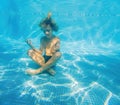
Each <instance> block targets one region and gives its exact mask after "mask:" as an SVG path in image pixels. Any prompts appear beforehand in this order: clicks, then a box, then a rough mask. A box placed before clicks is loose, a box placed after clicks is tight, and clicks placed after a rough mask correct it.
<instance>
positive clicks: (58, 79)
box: [0, 0, 120, 105]
mask: <svg viewBox="0 0 120 105" xmlns="http://www.w3.org/2000/svg"><path fill="white" fill-rule="evenodd" d="M119 4H120V1H119V0H108V1H106V0H99V1H97V0H83V1H82V0H69V1H67V0H66V1H59V0H51V1H50V0H26V1H25V0H1V1H0V105H120V8H119ZM49 11H51V12H52V13H53V14H52V16H53V18H54V20H55V21H56V22H57V24H58V25H59V31H58V32H57V33H55V34H56V35H57V36H59V37H60V39H61V52H62V58H61V59H60V61H59V62H58V63H57V66H56V75H55V76H50V75H49V74H47V73H43V74H40V75H35V76H29V75H27V74H25V70H26V69H29V68H37V67H39V66H38V65H37V64H35V63H34V62H33V61H32V60H31V59H30V58H29V57H28V56H27V50H28V49H29V47H28V45H27V44H26V43H25V40H26V39H28V38H29V39H31V40H32V41H33V44H34V46H35V47H36V48H39V42H40V38H41V37H42V36H43V32H41V30H40V28H39V27H38V24H39V22H40V20H41V19H42V18H44V17H45V16H46V14H47V13H48V12H49Z"/></svg>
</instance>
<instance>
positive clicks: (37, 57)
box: [26, 50, 55, 75]
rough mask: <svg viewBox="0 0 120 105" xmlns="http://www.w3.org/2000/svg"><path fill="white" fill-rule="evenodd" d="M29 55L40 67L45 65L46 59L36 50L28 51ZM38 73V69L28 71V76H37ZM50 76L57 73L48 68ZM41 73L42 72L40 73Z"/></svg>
mask: <svg viewBox="0 0 120 105" xmlns="http://www.w3.org/2000/svg"><path fill="white" fill-rule="evenodd" d="M28 55H29V56H30V57H31V58H32V59H33V60H34V61H35V62H36V63H37V64H39V65H40V66H43V65H45V59H44V57H43V56H42V55H41V54H39V53H38V52H37V51H35V50H29V51H28ZM37 71H38V69H36V70H27V71H26V72H27V73H28V74H36V72H37ZM46 71H47V72H48V73H49V74H51V75H54V74H55V71H54V70H53V69H52V68H48V69H47V70H46ZM39 73H40V72H39ZM37 74H38V73H37Z"/></svg>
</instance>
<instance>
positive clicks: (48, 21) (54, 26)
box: [39, 17, 58, 31]
mask: <svg viewBox="0 0 120 105" xmlns="http://www.w3.org/2000/svg"><path fill="white" fill-rule="evenodd" d="M39 26H40V27H41V29H42V30H44V29H45V28H46V27H47V26H50V27H51V28H52V30H53V31H58V26H57V24H56V23H55V22H54V21H53V20H52V18H51V17H50V18H45V19H44V20H42V21H41V22H40V24H39Z"/></svg>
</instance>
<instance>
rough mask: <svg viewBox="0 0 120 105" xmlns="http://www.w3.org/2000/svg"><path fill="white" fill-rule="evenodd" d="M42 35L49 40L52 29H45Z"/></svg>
mask: <svg viewBox="0 0 120 105" xmlns="http://www.w3.org/2000/svg"><path fill="white" fill-rule="evenodd" d="M44 33H45V35H46V36H47V38H50V37H51V36H52V28H51V27H46V28H45V29H44Z"/></svg>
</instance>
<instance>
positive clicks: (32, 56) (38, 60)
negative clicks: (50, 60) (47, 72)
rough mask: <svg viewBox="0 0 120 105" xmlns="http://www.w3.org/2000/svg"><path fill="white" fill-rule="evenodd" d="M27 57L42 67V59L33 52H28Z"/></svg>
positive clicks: (43, 61) (43, 60)
mask: <svg viewBox="0 0 120 105" xmlns="http://www.w3.org/2000/svg"><path fill="white" fill-rule="evenodd" d="M28 55H29V56H30V57H31V58H32V59H33V60H34V61H35V62H36V63H38V64H39V65H40V66H42V65H44V63H45V59H44V57H43V56H42V55H41V54H39V53H38V52H36V51H35V50H29V51H28Z"/></svg>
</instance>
